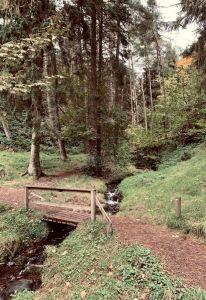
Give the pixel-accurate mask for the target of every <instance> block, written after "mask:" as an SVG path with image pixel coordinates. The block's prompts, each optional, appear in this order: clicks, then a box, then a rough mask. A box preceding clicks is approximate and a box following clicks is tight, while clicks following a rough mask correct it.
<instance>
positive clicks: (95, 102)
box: [91, 2, 102, 175]
mask: <svg viewBox="0 0 206 300" xmlns="http://www.w3.org/2000/svg"><path fill="white" fill-rule="evenodd" d="M96 5H97V4H96V3H95V2H92V3H91V21H92V22H91V92H92V106H93V111H94V120H93V122H95V123H93V126H94V128H95V132H96V141H95V144H96V145H95V151H96V153H95V164H96V166H95V168H96V170H95V171H96V173H97V175H101V173H102V136H101V135H102V132H101V106H100V95H99V90H98V87H97V83H98V73H97V7H96Z"/></svg>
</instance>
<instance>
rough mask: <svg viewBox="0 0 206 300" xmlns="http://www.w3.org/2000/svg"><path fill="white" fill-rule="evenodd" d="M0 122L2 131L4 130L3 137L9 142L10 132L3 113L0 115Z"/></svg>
mask: <svg viewBox="0 0 206 300" xmlns="http://www.w3.org/2000/svg"><path fill="white" fill-rule="evenodd" d="M0 120H1V124H2V126H3V129H4V133H5V136H6V138H7V140H8V141H11V131H10V129H9V124H8V121H7V120H6V118H5V117H4V115H3V113H2V114H0Z"/></svg>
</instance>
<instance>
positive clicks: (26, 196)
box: [25, 187, 29, 210]
mask: <svg viewBox="0 0 206 300" xmlns="http://www.w3.org/2000/svg"><path fill="white" fill-rule="evenodd" d="M25 209H26V210H28V209H29V190H28V188H27V187H25Z"/></svg>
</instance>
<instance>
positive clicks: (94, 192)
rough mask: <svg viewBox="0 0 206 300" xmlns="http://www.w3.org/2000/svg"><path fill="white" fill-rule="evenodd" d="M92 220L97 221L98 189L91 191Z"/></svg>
mask: <svg viewBox="0 0 206 300" xmlns="http://www.w3.org/2000/svg"><path fill="white" fill-rule="evenodd" d="M91 221H92V222H95V221H96V190H92V191H91Z"/></svg>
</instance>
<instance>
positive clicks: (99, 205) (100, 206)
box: [96, 199, 112, 224]
mask: <svg viewBox="0 0 206 300" xmlns="http://www.w3.org/2000/svg"><path fill="white" fill-rule="evenodd" d="M96 203H97V206H98V207H99V210H100V211H101V213H102V215H103V217H104V218H105V219H106V220H107V221H108V222H109V223H110V224H112V221H111V220H110V218H109V216H108V214H107V213H106V211H105V210H104V207H103V206H102V204H101V202H100V201H99V200H98V199H96Z"/></svg>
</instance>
